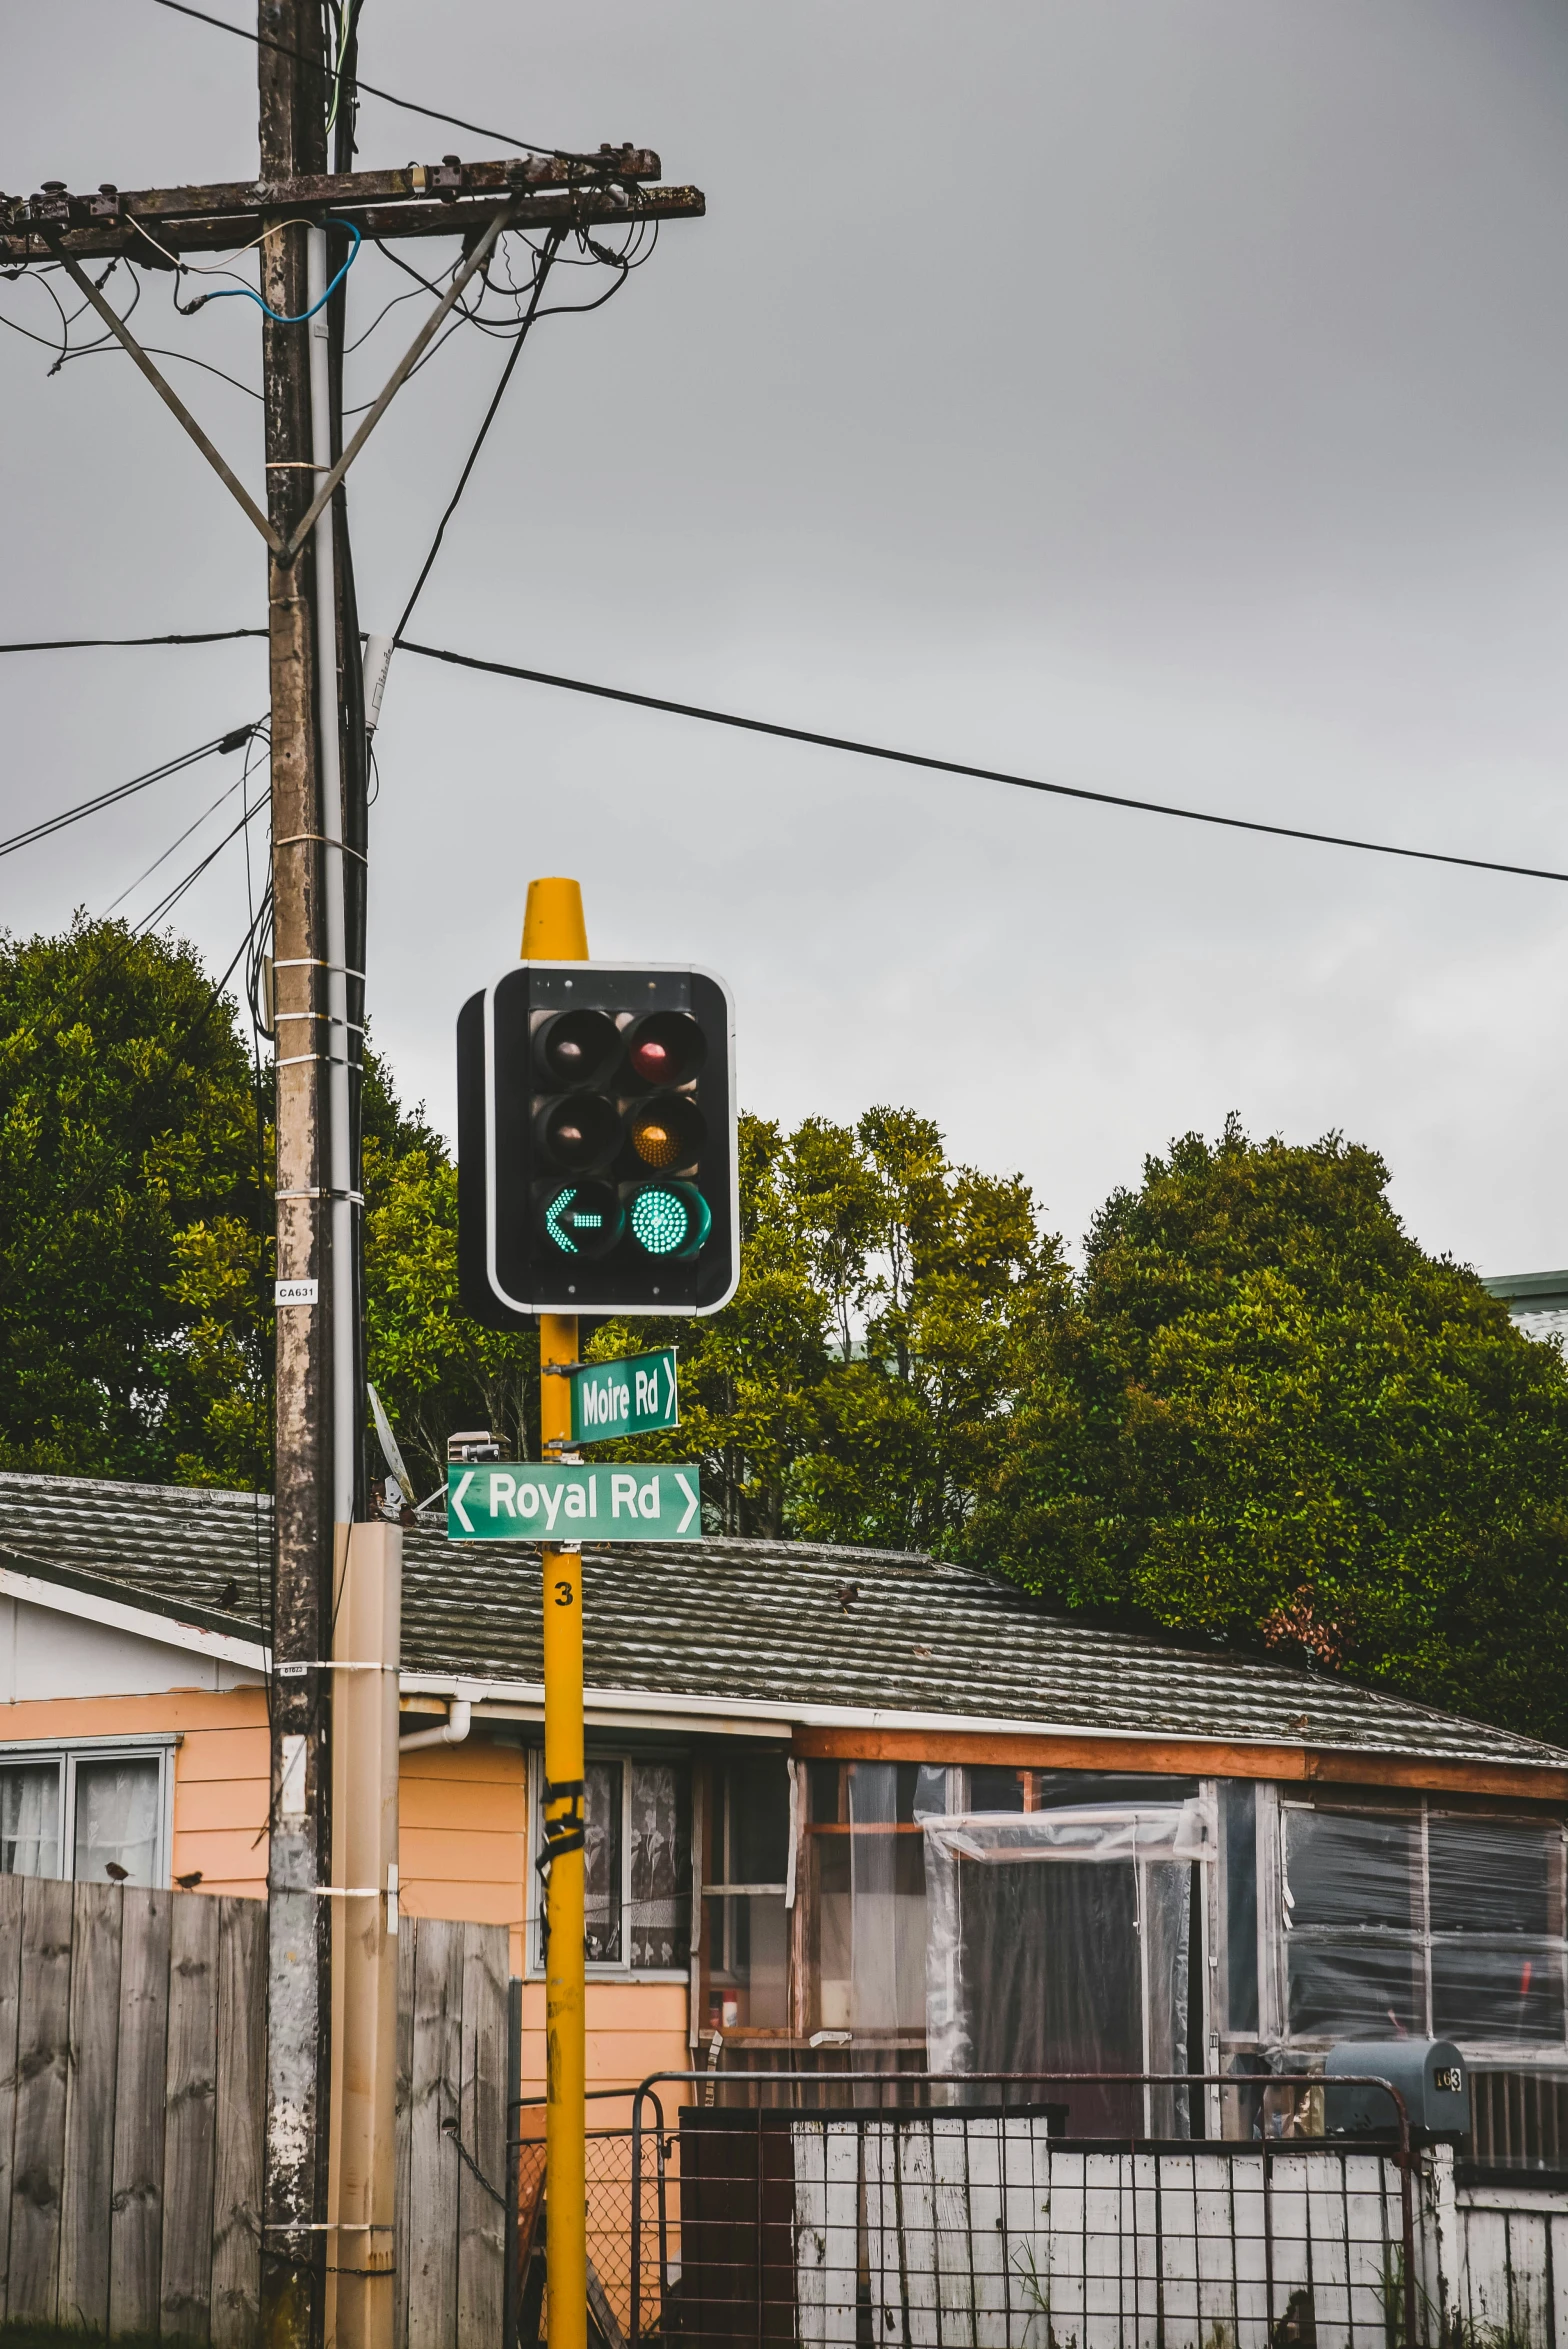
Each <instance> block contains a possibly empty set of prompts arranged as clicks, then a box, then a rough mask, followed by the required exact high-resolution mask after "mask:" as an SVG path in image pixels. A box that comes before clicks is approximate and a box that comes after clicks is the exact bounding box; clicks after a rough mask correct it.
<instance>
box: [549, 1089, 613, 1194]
mask: <svg viewBox="0 0 1568 2349" xmlns="http://www.w3.org/2000/svg"><path fill="white" fill-rule="evenodd" d="M534 1132H535V1134H536V1136H537V1138H538V1143H539V1148H540V1149H541V1151H542V1152H543V1153H544V1155H545V1157H546V1158H547V1159H548V1160H549V1161H550V1163H551V1164H552V1165H553V1166H558V1167H560V1168H561V1170H562V1171H563V1173H566V1174H577V1175H586V1174H599V1173H601V1172H602V1171H603V1169H604V1168H605V1167H607V1166H608V1165H609V1163H610V1161H611V1159H612V1158H613V1157H614V1156H615V1153H616V1151H617V1150H618V1149H619V1148H620V1146H621V1120H620V1113H619V1111H618V1110H617V1109H616V1106H615V1104H614V1102H613V1101H607V1100H606V1099H605V1097H604V1095H603V1094H602V1093H569V1094H568V1095H567V1096H566V1098H565V1100H564V1101H552V1102H551V1103H550V1104H549V1105H548V1107H547V1108H545V1109H542V1110H541V1111H540V1112H539V1115H538V1117H537V1118H536V1119H535V1121H534Z"/></svg>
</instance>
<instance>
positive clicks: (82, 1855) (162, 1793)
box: [0, 1741, 173, 1885]
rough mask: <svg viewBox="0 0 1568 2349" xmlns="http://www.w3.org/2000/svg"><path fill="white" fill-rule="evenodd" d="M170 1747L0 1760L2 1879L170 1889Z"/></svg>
mask: <svg viewBox="0 0 1568 2349" xmlns="http://www.w3.org/2000/svg"><path fill="white" fill-rule="evenodd" d="M172 1750H173V1748H172V1741H167V1742H164V1743H162V1744H159V1745H157V1746H154V1747H151V1748H149V1747H147V1746H145V1745H143V1746H138V1747H135V1748H132V1749H126V1748H124V1747H120V1748H112V1747H108V1746H105V1745H100V1744H97V1743H96V1742H87V1741H84V1742H83V1743H82V1744H81V1745H79V1746H71V1747H66V1748H65V1749H63V1750H56V1751H54V1752H52V1753H49V1754H47V1755H44V1754H35V1753H33V1752H28V1753H27V1754H26V1755H25V1756H24V1755H22V1754H20V1753H17V1752H16V1750H15V1749H14V1748H13V1749H12V1751H11V1752H10V1753H8V1754H0V1875H6V1876H62V1875H70V1876H74V1877H75V1878H76V1879H77V1880H78V1881H79V1882H81V1883H86V1884H102V1883H105V1882H108V1883H111V1884H142V1885H153V1884H160V1885H161V1884H166V1883H167V1882H168V1823H167V1810H168V1800H169V1791H170V1787H171V1783H172V1771H171V1769H170V1766H169V1758H170V1755H171V1753H172Z"/></svg>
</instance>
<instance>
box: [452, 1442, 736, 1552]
mask: <svg viewBox="0 0 1568 2349" xmlns="http://www.w3.org/2000/svg"><path fill="white" fill-rule="evenodd" d="M446 1530H447V1535H448V1538H449V1539H450V1540H452V1541H455V1542H540V1541H544V1542H555V1543H561V1542H583V1543H586V1544H587V1545H588V1546H589V1547H590V1548H592V1549H598V1548H599V1547H600V1546H601V1545H602V1544H603V1543H605V1542H696V1541H701V1539H702V1507H701V1496H700V1493H699V1489H698V1483H697V1471H696V1469H695V1468H694V1467H688V1468H623V1467H621V1466H620V1465H619V1464H616V1465H614V1466H612V1465H611V1464H610V1463H609V1462H606V1463H605V1465H604V1466H603V1467H589V1466H587V1465H579V1464H578V1463H576V1462H573V1461H565V1460H563V1461H559V1462H558V1461H554V1460H547V1461H539V1460H524V1461H521V1462H517V1461H514V1462H512V1463H511V1464H510V1465H509V1466H505V1467H503V1466H502V1465H500V1464H499V1463H496V1464H493V1465H492V1464H491V1463H490V1462H488V1461H487V1462H486V1463H485V1464H484V1465H483V1466H482V1467H477V1468H465V1467H464V1466H463V1465H462V1463H461V1462H460V1461H456V1460H454V1461H453V1462H452V1464H451V1465H450V1467H449V1468H448V1469H447V1472H446Z"/></svg>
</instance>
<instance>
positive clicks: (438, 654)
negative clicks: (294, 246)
mask: <svg viewBox="0 0 1568 2349" xmlns="http://www.w3.org/2000/svg"><path fill="white" fill-rule="evenodd" d="M402 649H403V651H404V652H410V653H419V654H421V655H422V656H423V658H424V659H425V660H427V661H450V662H451V663H452V664H453V666H454V667H455V668H459V669H482V670H485V671H487V672H488V673H489V674H490V675H492V676H496V677H520V678H521V679H522V680H523V681H524V683H525V684H529V685H552V686H555V687H557V688H558V689H559V690H560V691H561V692H563V693H586V694H590V695H592V696H593V698H594V699H595V700H596V701H620V702H629V703H630V704H631V706H632V707H633V708H634V709H640V710H662V711H663V712H664V713H665V715H666V716H668V717H672V718H699V719H701V721H702V722H703V724H704V725H708V726H733V727H736V728H738V729H739V731H740V732H741V733H743V734H771V735H773V736H775V737H776V738H777V739H778V740H780V741H782V742H809V743H811V744H813V745H814V746H815V747H816V748H817V749H818V750H843V751H848V752H850V753H851V754H852V755H853V756H854V757H856V758H863V759H886V760H888V761H890V762H891V763H892V764H893V765H894V766H900V767H922V768H925V769H927V770H929V771H930V772H932V773H933V774H938V775H965V776H971V777H973V778H974V779H975V780H976V781H977V782H981V783H1005V784H1007V785H1008V786H1009V788H1010V789H1012V790H1014V791H1041V792H1045V793H1047V794H1049V796H1050V797H1051V798H1053V799H1082V800H1087V801H1089V802H1090V804H1091V805H1092V806H1095V807H1122V808H1131V809H1133V810H1135V811H1136V812H1137V813H1138V814H1140V815H1146V816H1176V817H1179V818H1180V819H1181V820H1182V821H1183V822H1184V823H1188V824H1218V825H1220V826H1221V827H1222V828H1223V829H1224V830H1226V831H1228V832H1262V833H1266V834H1267V835H1268V836H1269V838H1271V839H1274V840H1310V841H1312V842H1313V843H1314V844H1315V845H1316V846H1318V847H1320V848H1355V849H1360V850H1362V851H1363V852H1364V853H1365V854H1367V855H1369V856H1404V857H1413V858H1415V859H1416V860H1417V861H1418V862H1419V863H1421V864H1429V865H1463V866H1464V867H1465V868H1466V869H1467V870H1468V871H1470V872H1473V873H1512V874H1514V875H1515V876H1516V877H1517V878H1519V879H1521V880H1525V881H1564V882H1568V873H1558V872H1553V871H1551V870H1550V869H1548V868H1546V867H1543V866H1540V865H1514V864H1502V863H1499V862H1498V861H1497V860H1495V859H1494V858H1492V857H1485V856H1456V855H1453V854H1451V853H1450V852H1449V851H1448V850H1446V849H1441V848H1405V847H1402V846H1400V845H1399V844H1398V843H1397V842H1394V841H1390V840H1358V839H1355V838H1354V837H1352V836H1350V835H1348V834H1346V833H1343V832H1309V831H1307V830H1305V829H1304V828H1303V827H1302V826H1300V825H1296V824H1265V823H1264V822H1263V821H1262V820H1261V819H1260V818H1259V817H1257V816H1222V815H1217V814H1215V813H1214V812H1213V811H1212V810H1211V809H1208V808H1196V807H1178V806H1176V805H1175V804H1174V803H1173V802H1171V801H1169V800H1162V799H1131V798H1128V797H1127V796H1125V795H1124V794H1123V793H1121V792H1119V791H1090V790H1089V789H1088V788H1087V787H1086V786H1085V785H1083V784H1081V783H1046V782H1042V781H1041V780H1040V778H1039V777H1038V776H1035V775H1014V774H1010V773H1009V772H1008V770H1007V769H1006V768H1005V767H972V766H969V765H968V764H966V763H965V762H964V761H963V760H961V759H939V758H933V757H931V756H930V754H929V753H928V752H926V751H921V750H893V749H891V748H890V747H889V746H888V745H887V744H886V743H881V742H860V741H857V740H856V739H855V738H854V737H853V736H852V735H846V734H818V733H816V732H815V731H814V730H813V729H812V728H811V727H808V726H783V725H780V724H779V723H778V722H777V721H776V720H774V719H771V718H745V717H742V716H740V715H739V713H738V712H736V711H734V710H713V709H707V708H704V706H703V705H702V704H701V703H700V702H691V701H667V700H665V699H664V697H663V696H662V695H660V694H656V693H632V692H630V691H629V690H628V689H627V688H626V687H625V686H623V685H595V684H591V683H590V682H589V681H588V680H587V679H586V678H584V677H559V676H556V675H555V674H553V673H552V672H551V671H550V670H548V669H523V668H518V667H516V666H515V665H514V664H513V663H512V662H510V661H482V660H480V659H478V658H477V656H476V655H475V654H473V653H459V652H445V651H443V650H442V649H441V647H440V646H439V645H434V644H412V643H410V642H409V641H408V640H407V639H406V638H405V639H404V642H403V647H402Z"/></svg>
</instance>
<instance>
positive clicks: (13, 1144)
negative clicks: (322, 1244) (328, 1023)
mask: <svg viewBox="0 0 1568 2349" xmlns="http://www.w3.org/2000/svg"><path fill="white" fill-rule="evenodd" d="M259 1117H264V1105H263V1104H262V1103H261V1101H260V1099H259V1096H258V1093H257V1089H256V1084H255V1080H254V1077H253V1073H252V1068H251V1064H250V1061H249V1059H248V1057H247V1054H246V1051H245V1048H244V1046H243V1045H242V1043H241V1042H240V1039H239V1036H238V1034H237V1031H236V1028H235V1024H234V1009H233V1006H232V1004H231V1003H229V1002H227V1001H226V1000H222V999H218V998H216V997H215V995H214V991H213V989H212V987H211V985H210V982H209V981H208V979H207V977H206V975H205V973H204V972H203V970H202V968H201V966H200V963H199V962H198V960H197V958H196V956H195V954H194V953H193V952H192V950H191V949H190V948H189V947H187V946H182V945H179V944H176V943H174V942H172V941H169V940H166V939H160V938H139V937H137V936H136V935H135V934H134V933H133V932H132V931H131V930H129V929H128V928H127V927H126V926H125V924H124V923H122V922H90V921H88V920H87V919H86V917H85V916H81V915H79V916H78V917H77V919H76V921H75V922H74V923H73V925H72V927H71V929H70V930H69V931H68V932H67V933H66V934H65V935H64V936H62V937H58V938H33V939H29V940H26V941H22V942H18V941H17V940H16V939H14V938H12V937H10V936H9V935H0V1201H3V1203H4V1212H3V1214H0V1460H3V1462H4V1464H5V1465H6V1466H8V1467H12V1468H33V1469H43V1470H51V1471H56V1472H63V1473H69V1474H73V1475H84V1476H111V1477H140V1478H150V1479H166V1478H171V1477H175V1478H180V1479H182V1480H184V1481H195V1482H206V1481H223V1482H227V1481H231V1480H232V1481H238V1482H243V1483H250V1482H252V1481H253V1480H254V1479H255V1477H256V1475H257V1474H258V1471H259V1468H260V1465H261V1460H260V1456H259V1454H258V1448H257V1429H258V1416H257V1409H256V1402H257V1395H258V1391H259V1381H260V1379H261V1376H262V1363H261V1359H260V1353H259V1342H258V1336H257V1331H258V1307H259V1305H260V1301H261V1280H262V1246H261V1242H260V1239H259V1237H258V1235H259V1233H260V1231H261V1230H262V1228H263V1195H262V1173H263V1167H262V1159H261V1156H259V1155H258V1118H259ZM263 1151H264V1144H263Z"/></svg>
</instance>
